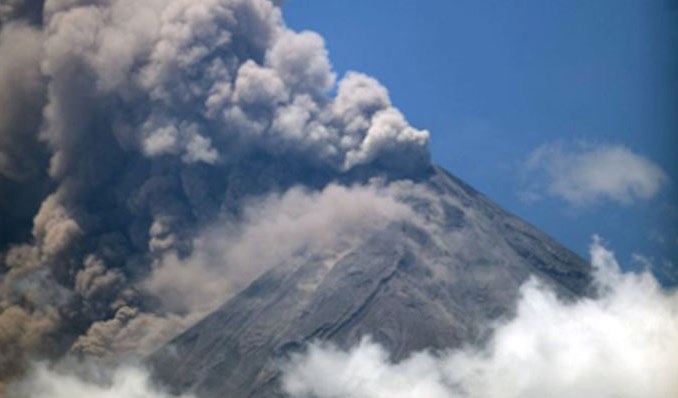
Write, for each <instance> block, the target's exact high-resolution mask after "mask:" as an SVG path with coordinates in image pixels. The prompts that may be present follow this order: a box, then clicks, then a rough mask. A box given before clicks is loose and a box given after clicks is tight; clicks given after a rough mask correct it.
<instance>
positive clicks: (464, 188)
mask: <svg viewBox="0 0 678 398" xmlns="http://www.w3.org/2000/svg"><path fill="white" fill-rule="evenodd" d="M401 191H402V192H403V195H402V200H403V201H404V202H406V203H407V204H408V205H410V207H412V209H413V210H414V213H415V214H416V217H414V218H413V220H411V221H409V220H405V221H399V222H393V223H391V224H389V225H388V227H386V228H383V229H381V230H379V231H377V232H375V233H373V234H371V236H370V237H369V238H368V239H365V240H363V241H361V242H360V243H359V244H357V245H354V246H352V247H349V248H345V250H343V251H341V253H337V254H336V255H334V256H332V257H330V258H328V257H322V256H315V257H314V255H313V253H308V254H306V255H303V256H299V257H298V258H295V259H293V260H291V261H290V262H289V263H287V264H283V265H281V266H279V267H276V268H274V269H273V270H271V271H269V272H267V273H265V274H264V275H262V276H261V277H259V278H258V279H257V280H256V281H255V282H254V283H252V284H251V285H250V286H249V287H248V288H246V289H245V290H244V291H242V292H241V293H240V294H238V295H237V296H235V297H234V298H232V299H231V300H229V301H228V302H226V303H225V304H224V305H223V306H222V307H221V308H219V309H218V310H216V311H214V312H213V313H212V314H210V315H209V316H207V317H206V318H205V319H203V320H202V321H200V322H199V323H197V324H196V325H194V326H193V327H191V328H190V329H188V330H187V331H185V332H184V333H182V334H181V335H179V336H178V337H176V338H175V339H174V340H172V341H171V342H170V343H168V344H167V345H165V346H164V347H163V348H161V349H160V350H158V351H157V352H155V353H154V354H153V355H152V356H151V357H150V358H149V363H150V365H151V367H152V368H153V369H154V371H155V374H156V376H157V377H158V378H159V379H160V380H162V381H163V383H166V384H168V385H170V386H171V388H172V389H173V390H175V391H176V392H195V393H197V394H198V395H199V396H201V397H243V398H244V397H256V398H262V397H279V396H282V395H281V393H280V392H279V388H278V387H279V386H278V376H279V371H278V370H277V369H278V368H277V365H276V364H277V361H278V360H279V359H280V358H284V357H285V355H288V354H289V353H291V352H295V351H298V350H303V348H304V346H305V344H306V343H308V342H310V341H315V340H326V341H331V342H333V343H334V344H336V345H338V346H339V347H343V348H347V347H350V346H352V345H354V344H356V343H357V342H358V341H360V338H361V337H362V336H365V335H369V336H372V338H373V340H375V341H376V342H379V343H381V344H382V345H383V346H385V347H386V348H387V349H388V350H389V352H390V353H391V355H392V358H393V360H398V359H401V358H403V357H404V356H406V355H407V354H409V353H411V352H414V351H418V350H422V349H434V350H435V349H445V348H453V347H459V346H460V345H461V344H466V343H470V344H473V343H479V342H482V341H483V340H484V339H486V338H487V337H488V336H489V334H490V332H491V329H490V325H492V322H493V321H497V320H500V319H502V318H504V317H510V316H511V313H512V311H513V310H514V305H515V303H516V299H517V297H518V294H519V287H520V285H521V284H522V283H523V282H525V281H526V280H527V279H528V278H529V277H530V276H531V275H533V276H535V277H537V278H539V279H541V280H543V281H544V282H545V283H547V284H549V285H551V286H553V287H554V288H555V289H556V291H557V292H559V293H560V294H561V295H562V296H564V297H576V296H580V295H585V294H587V292H588V291H589V286H590V282H591V274H590V266H589V265H588V263H586V262H585V261H584V260H582V259H581V258H580V257H578V256H577V255H576V254H574V253H572V252H571V251H569V250H567V249H566V248H564V247H562V246H561V245H559V244H558V243H557V242H555V241H554V240H553V239H551V238H549V237H548V236H546V235H545V234H544V233H542V232H540V231H539V230H537V229H536V228H534V227H532V226H530V225H529V224H527V223H525V222H524V221H521V220H520V219H518V218H516V217H515V216H513V215H511V214H509V213H507V212H506V211H504V210H502V209H501V208H500V207H499V206H497V205H496V204H494V203H493V202H492V201H490V200H489V199H487V198H486V197H484V196H483V195H482V194H480V193H478V192H477V191H475V190H474V189H473V188H471V187H469V186H468V185H466V184H465V183H464V182H462V181H460V180H458V179H457V178H455V177H453V176H452V175H450V174H449V173H447V172H446V171H444V170H442V169H440V168H435V167H434V168H431V169H430V170H429V171H428V172H427V174H426V175H425V176H422V177H421V178H420V179H419V181H418V182H417V183H415V184H412V185H411V187H410V188H407V187H406V186H405V187H402V188H401ZM262 250H265V248H262Z"/></svg>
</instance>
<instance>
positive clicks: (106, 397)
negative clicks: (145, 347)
mask: <svg viewBox="0 0 678 398" xmlns="http://www.w3.org/2000/svg"><path fill="white" fill-rule="evenodd" d="M90 366H92V365H90ZM94 367H95V368H94V369H89V370H88V372H87V373H89V375H88V376H89V377H83V376H82V375H80V374H77V373H75V372H72V371H71V372H68V371H64V370H63V369H57V368H50V367H49V366H48V365H47V364H44V363H38V364H36V365H34V367H33V369H32V370H31V372H30V373H29V375H28V377H26V378H25V379H24V380H22V381H21V382H20V383H16V384H13V385H10V387H9V390H8V396H9V397H22V398H92V397H96V398H142V397H143V398H170V397H178V398H190V397H192V396H191V395H181V396H176V395H173V394H169V393H168V392H166V391H163V390H162V389H160V388H158V386H156V385H155V384H154V383H153V382H152V381H151V378H150V376H149V374H148V372H147V371H146V370H145V369H143V368H141V367H138V366H132V365H128V366H122V367H119V368H116V369H113V370H109V369H103V368H102V369H96V365H94Z"/></svg>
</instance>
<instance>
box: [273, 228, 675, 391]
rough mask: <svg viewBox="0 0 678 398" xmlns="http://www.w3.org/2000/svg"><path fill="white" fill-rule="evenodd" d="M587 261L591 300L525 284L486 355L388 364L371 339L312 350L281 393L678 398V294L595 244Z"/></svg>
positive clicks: (296, 359) (425, 355)
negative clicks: (622, 265)
mask: <svg viewBox="0 0 678 398" xmlns="http://www.w3.org/2000/svg"><path fill="white" fill-rule="evenodd" d="M591 259H592V264H593V266H594V269H595V278H596V284H597V287H598V296H597V298H584V299H580V300H579V301H576V302H574V303H572V302H568V303H566V302H563V301H561V300H560V299H558V297H557V296H556V294H555V293H554V292H553V291H551V290H550V289H548V288H546V287H545V286H543V285H542V284H540V283H539V281H537V280H535V279H532V280H530V281H528V282H526V283H525V284H524V285H523V287H522V288H521V295H522V296H521V299H520V300H519V302H518V309H517V315H516V317H515V318H514V319H512V320H510V321H508V322H506V323H504V324H501V325H498V326H497V327H496V329H495V331H494V336H493V338H492V340H491V341H490V342H489V343H488V345H487V346H486V347H484V348H476V347H469V348H465V349H461V350H456V351H450V352H419V353H414V354H412V355H411V356H409V357H408V358H407V359H405V360H403V361H401V362H399V363H393V362H392V361H390V359H389V353H388V352H387V351H386V350H385V349H384V348H382V347H381V346H380V345H378V344H376V343H373V342H371V341H370V340H369V339H364V340H363V341H362V342H361V343H360V344H358V345H356V346H355V347H354V348H352V349H351V350H349V351H341V350H339V349H337V348H335V347H332V346H330V345H326V344H322V343H318V344H314V345H311V346H310V347H309V348H308V350H307V351H306V352H305V353H303V354H296V355H294V356H293V357H292V358H291V360H290V361H289V362H287V363H286V364H285V365H284V366H283V370H284V372H285V373H284V376H283V383H282V384H283V388H284V390H285V391H286V392H287V393H288V394H289V396H290V397H294V398H308V397H315V398H329V397H332V398H337V397H341V398H385V397H389V398H398V397H403V398H405V397H407V398H420V397H421V398H457V397H458V398H468V397H474V398H498V397H502V398H512V397H515V398H518V397H520V398H531V397H573V396H576V397H591V398H594V397H656V398H669V397H675V396H678V379H676V374H678V361H676V358H678V292H676V291H674V292H666V291H663V290H662V289H661V287H660V286H659V285H658V283H657V281H656V280H655V279H654V277H653V276H652V274H651V273H650V272H649V271H645V272H642V273H637V274H634V273H622V272H620V269H619V265H618V264H617V262H616V260H615V258H614V255H613V254H612V252H610V251H609V250H608V249H606V248H605V247H604V246H603V245H602V244H601V242H600V240H599V239H598V238H594V242H593V243H592V245H591Z"/></svg>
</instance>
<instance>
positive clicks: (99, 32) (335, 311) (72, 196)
mask: <svg viewBox="0 0 678 398" xmlns="http://www.w3.org/2000/svg"><path fill="white" fill-rule="evenodd" d="M428 144H429V133H428V132H427V131H426V130H421V129H418V128H415V127H412V126H410V124H409V123H408V122H407V120H406V118H405V117H404V115H402V113H401V112H400V111H399V110H398V109H397V108H395V107H394V106H393V104H391V101H390V98H389V95H388V91H387V89H386V88H385V87H383V86H382V85H381V84H379V82H377V81H376V80H375V79H374V78H371V77H369V76H366V75H364V74H361V73H358V72H349V73H347V74H346V75H345V76H343V77H341V78H340V79H337V77H336V74H335V72H334V71H333V70H332V67H331V64H330V62H329V59H328V54H327V50H326V49H325V47H324V43H323V40H322V38H321V37H320V36H319V35H317V34H315V33H313V32H306V31H305V32H295V31H292V30H291V29H289V28H287V27H286V26H285V24H284V21H283V19H282V15H281V10H280V9H279V8H278V6H277V4H276V3H275V2H271V1H269V0H205V1H199V2H198V1H193V0H149V1H138V0H96V1H95V0H75V1H73V0H47V1H44V2H43V1H34V0H11V1H9V2H6V3H3V4H2V5H0V219H1V220H2V223H1V224H0V251H1V252H0V253H1V256H0V278H1V279H0V353H1V355H0V395H2V394H6V395H8V396H12V397H45V396H47V397H60V396H68V397H79V396H104V397H118V396H134V395H137V396H138V395H142V396H158V397H164V396H168V393H166V392H164V391H165V389H169V390H172V391H174V392H178V391H181V392H186V393H187V394H194V393H195V394H199V396H203V395H204V396H206V397H209V396H221V395H222V394H230V395H229V396H233V397H240V396H243V397H245V396H277V395H279V394H281V393H282V390H281V388H283V389H284V391H286V392H287V393H289V394H296V395H299V394H301V395H299V396H305V395H304V394H306V396H308V395H312V394H315V395H320V396H322V394H320V393H317V392H307V391H306V390H304V388H306V387H305V386H306V385H307V383H301V384H299V383H297V384H295V385H296V387H295V388H297V391H301V392H300V393H299V394H297V393H295V392H294V391H293V390H294V388H293V387H290V384H289V383H290V380H297V378H295V377H296V376H297V375H299V372H297V370H299V369H300V368H303V367H304V366H303V364H304V363H305V362H304V358H305V357H304V356H303V355H304V354H303V353H304V352H306V351H305V350H306V349H307V343H311V344H312V343H313V342H314V341H316V340H326V341H330V342H333V343H334V344H336V345H337V347H339V348H337V349H350V348H351V347H353V346H354V345H355V344H358V343H360V342H361V341H366V340H362V338H363V337H367V336H368V335H369V336H371V338H372V339H373V340H374V342H375V344H376V343H378V344H380V346H379V347H383V349H384V350H387V351H388V355H387V357H390V358H391V359H392V360H396V361H398V360H404V361H407V358H408V355H410V354H413V353H416V352H418V351H420V350H426V349H451V348H455V347H457V348H458V347H460V346H461V345H462V344H464V343H473V344H481V345H482V344H485V343H488V342H489V341H491V336H492V335H493V333H494V332H493V331H494V330H495V327H496V323H497V322H503V321H505V320H506V319H508V318H510V317H511V316H513V315H515V314H516V310H517V309H518V310H519V309H520V308H521V304H520V303H521V302H522V301H521V300H522V299H521V297H523V296H524V294H521V292H522V293H524V290H521V286H523V287H524V286H530V285H529V283H530V282H529V280H530V279H529V278H530V276H534V277H536V278H538V279H539V280H541V281H543V283H544V284H545V286H547V287H546V288H544V289H547V291H549V292H551V291H552V292H555V293H554V294H555V295H557V296H558V297H560V299H562V300H564V301H565V302H577V303H580V302H582V301H577V300H584V301H583V302H588V301H586V300H593V299H592V298H591V297H594V296H595V295H596V294H600V295H601V297H606V296H605V295H604V294H602V293H601V292H600V291H597V290H596V288H595V286H597V285H596V284H595V283H594V277H595V274H594V273H592V271H591V268H590V266H589V265H588V264H587V263H586V262H585V261H583V260H582V259H580V258H579V257H577V256H576V255H574V254H572V253H571V252H569V251H568V250H567V249H565V248H563V247H561V246H560V245H558V244H557V243H556V242H554V241H553V240H551V239H550V238H548V237H547V236H545V235H544V234H543V233H541V232H539V231H538V230H536V229H535V228H533V227H531V226H529V225H527V224H525V223H524V222H522V221H520V220H519V219H517V218H516V217H514V216H512V215H510V214H508V213H506V212H505V211H503V210H502V209H500V208H499V207H497V206H496V205H495V204H493V203H492V202H491V201H490V200H489V199H487V198H485V197H484V196H483V195H481V194H479V193H478V192H476V191H474V190H473V189H472V188H470V187H469V186H467V185H466V184H465V183H463V182H461V181H459V180H457V179H456V178H454V177H453V176H451V175H450V174H448V173H447V172H446V171H444V170H442V169H440V168H438V167H436V166H434V165H432V164H431V162H430V159H429V152H428ZM620 280H623V278H621V279H620ZM525 283H528V285H525ZM634 286H635V285H634ZM650 287H651V288H649V289H646V291H647V292H649V293H647V294H652V295H651V296H650V299H648V300H646V301H645V302H644V303H645V304H643V305H645V306H644V307H642V309H643V310H644V311H645V310H646V309H650V310H648V311H645V312H643V313H652V314H653V313H654V312H655V311H654V310H655V309H661V310H662V311H664V313H663V314H664V315H665V314H669V315H668V316H666V319H667V321H666V322H665V323H660V325H661V326H656V324H655V323H653V322H648V323H646V324H647V325H651V326H652V328H651V329H650V330H649V332H648V333H649V334H653V333H654V334H655V335H656V334H657V333H655V332H658V331H659V332H661V333H659V335H661V338H658V339H655V340H651V341H652V343H651V344H659V345H663V346H665V348H666V347H668V348H666V349H664V350H663V351H661V352H660V354H659V355H660V356H661V357H662V358H664V357H663V356H669V357H670V356H671V355H673V354H674V353H676V350H675V345H671V344H670V343H666V341H669V342H670V341H673V340H678V339H672V337H674V336H677V335H678V334H676V331H677V330H678V326H677V325H678V323H677V322H676V318H677V317H676V312H677V311H676V307H677V305H676V296H675V295H665V293H663V292H661V291H660V290H658V288H657V287H656V286H655V285H652V284H651V283H650ZM613 290H614V289H613ZM632 291H634V292H635V291H636V290H632ZM587 297H588V298H587ZM623 297H626V296H623ZM554 300H555V302H556V303H559V304H558V305H560V303H561V302H560V301H558V300H556V299H554ZM593 302H595V301H593ZM563 305H566V304H563ZM558 308H559V307H558ZM517 314H518V316H519V317H518V318H517V319H520V311H518V312H517ZM622 314H623V316H624V317H625V316H626V312H622ZM643 341H646V340H643ZM647 341H650V340H647ZM648 344H650V343H648ZM311 347H313V346H311ZM652 347H654V346H652ZM368 348H369V347H368ZM643 348H645V347H643ZM640 351H642V352H645V351H647V350H640ZM311 352H314V351H311ZM647 352H652V353H653V354H654V353H655V351H647ZM287 355H292V357H290V358H287ZM299 355H300V356H299ZM286 358H287V359H289V360H293V363H292V364H293V365H294V366H296V367H294V366H292V365H289V366H288V365H285V364H284V363H277V362H276V361H283V362H284V361H286V360H287V359H286ZM294 358H296V359H294ZM142 359H143V360H145V361H146V362H144V363H147V364H149V366H150V367H152V368H153V369H154V370H155V372H156V373H155V375H154V376H155V379H154V380H156V381H157V382H160V383H162V384H161V385H160V387H159V388H156V385H155V384H153V383H151V382H150V381H149V379H148V378H147V375H146V374H145V373H144V372H142V371H139V370H138V366H137V367H132V368H127V367H126V366H128V365H129V364H130V362H131V363H136V364H137V365H139V361H141V360H142ZM310 359H313V358H310ZM40 361H42V362H40ZM295 361H296V362H295ZM646 362H647V361H643V362H641V363H643V364H645V363H646ZM337 363H338V364H339V363H340V362H337ZM290 366H292V367H290ZM285 369H288V370H289V371H286V370H285ZM663 370H664V371H668V372H670V371H671V370H672V368H671V367H670V366H669V367H665V368H663ZM302 373H303V372H302ZM622 374H624V373H622ZM657 374H658V375H659V376H658V377H660V378H659V379H658V380H659V381H660V383H655V384H657V385H659V386H660V387H661V388H664V390H665V391H667V392H668V393H669V394H670V393H671V392H673V391H675V390H673V388H674V387H675V384H668V383H669V382H666V381H665V380H666V378H665V377H664V376H663V375H664V373H662V372H658V373H657ZM319 380H320V379H319ZM629 380H631V381H633V380H634V379H631V378H629ZM647 380H650V381H653V380H654V379H652V378H649V379H647ZM646 382H647V381H646ZM280 383H283V384H280ZM292 384H294V383H292ZM613 384H614V383H613ZM610 385H612V384H610ZM639 385H641V386H644V384H642V383H641V384H639ZM309 386H310V385H309ZM311 387H312V386H310V387H308V388H311ZM375 391H376V390H375ZM358 392H359V393H360V394H363V392H361V390H360V389H358ZM354 393H355V391H354ZM354 393H349V394H343V393H342V394H343V395H346V396H356V397H357V396H365V397H371V396H380V395H379V393H377V395H374V394H372V395H370V394H371V393H369V392H364V395H360V394H358V395H356V394H354ZM323 394H324V393H323ZM327 394H329V396H337V395H336V394H339V393H336V394H335V393H334V392H332V391H330V392H328V393H327ZM327 394H325V395H327ZM333 394H334V395H333ZM351 394H353V395H351ZM420 394H424V393H420ZM340 395H341V394H340ZM411 395H412V394H409V395H408V396H411ZM424 395H426V394H424ZM381 396H383V395H381ZM415 396H416V394H415ZM667 396H670V395H667ZM427 398H428V397H427Z"/></svg>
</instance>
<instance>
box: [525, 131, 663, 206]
mask: <svg viewBox="0 0 678 398" xmlns="http://www.w3.org/2000/svg"><path fill="white" fill-rule="evenodd" d="M526 171H527V174H528V177H529V178H531V179H535V180H536V181H537V182H535V183H534V184H533V187H532V188H531V190H532V192H531V196H533V197H535V198H539V197H540V194H541V191H544V190H545V191H546V194H548V195H550V196H554V197H558V198H560V199H563V200H565V201H566V202H568V203H570V204H572V205H576V206H583V205H590V204H594V203H596V202H599V201H602V200H610V201H615V202H617V203H621V204H624V205H628V204H631V203H633V202H634V201H637V200H646V199H651V198H653V197H655V196H656V195H657V193H658V192H659V191H660V190H661V188H662V187H663V186H664V185H665V184H666V183H667V181H668V176H667V174H666V173H665V172H664V171H663V170H662V169H661V167H659V166H658V165H657V164H656V163H654V162H652V161H651V160H649V159H647V158H645V157H643V156H641V155H639V154H637V153H635V152H633V151H631V150H629V149H628V148H626V147H624V146H620V145H594V146H591V145H580V146H566V145H564V144H562V143H561V144H551V145H544V146H541V147H539V148H537V149H536V150H534V151H533V152H532V153H531V154H530V156H529V158H528V161H527V164H526Z"/></svg>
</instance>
